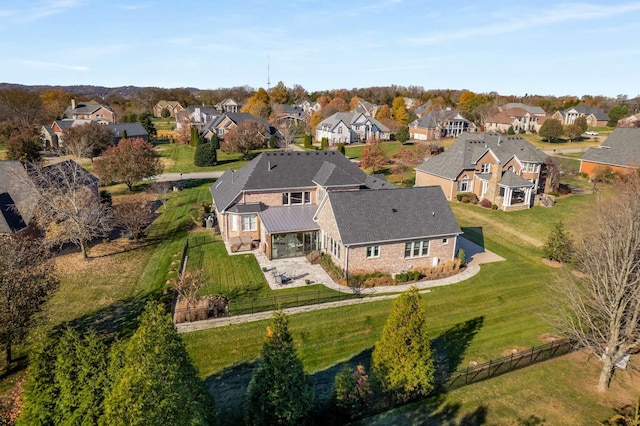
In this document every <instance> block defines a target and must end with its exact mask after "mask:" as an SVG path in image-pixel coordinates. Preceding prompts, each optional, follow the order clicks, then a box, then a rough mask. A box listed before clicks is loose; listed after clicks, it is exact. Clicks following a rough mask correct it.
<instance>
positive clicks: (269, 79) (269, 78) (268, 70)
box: [267, 56, 271, 93]
mask: <svg viewBox="0 0 640 426" xmlns="http://www.w3.org/2000/svg"><path fill="white" fill-rule="evenodd" d="M269 74H270V66H269V56H267V93H269V92H270V91H271V77H270V75H269Z"/></svg>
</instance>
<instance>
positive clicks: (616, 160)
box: [582, 127, 640, 167]
mask: <svg viewBox="0 0 640 426" xmlns="http://www.w3.org/2000/svg"><path fill="white" fill-rule="evenodd" d="M582 161H589V162H593V163H599V164H605V165H611V166H623V167H629V166H632V167H640V128H634V127H618V128H616V129H615V130H614V131H613V132H611V134H610V135H609V136H608V137H607V139H606V140H605V141H604V143H603V144H602V145H600V146H599V147H595V148H589V149H588V150H587V152H585V153H584V155H583V156H582Z"/></svg>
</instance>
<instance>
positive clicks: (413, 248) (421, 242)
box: [404, 240, 431, 259]
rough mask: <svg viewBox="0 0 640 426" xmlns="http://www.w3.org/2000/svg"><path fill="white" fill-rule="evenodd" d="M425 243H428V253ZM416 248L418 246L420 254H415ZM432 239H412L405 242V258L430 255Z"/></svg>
mask: <svg viewBox="0 0 640 426" xmlns="http://www.w3.org/2000/svg"><path fill="white" fill-rule="evenodd" d="M425 243H426V249H427V250H426V253H425V252H424V249H425ZM409 244H410V245H411V246H410V250H409V256H407V247H408V246H409ZM416 248H418V254H417V255H414V254H413V253H414V252H415V251H416ZM430 251H431V250H430V241H429V240H419V241H410V242H408V243H405V254H404V258H405V259H411V258H416V257H428V256H429V252H430Z"/></svg>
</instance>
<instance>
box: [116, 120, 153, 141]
mask: <svg viewBox="0 0 640 426" xmlns="http://www.w3.org/2000/svg"><path fill="white" fill-rule="evenodd" d="M108 126H109V129H110V130H111V133H113V136H114V137H116V138H120V137H122V132H123V131H126V132H127V137H128V138H147V137H149V134H148V133H147V131H146V130H145V129H144V127H142V124H140V123H138V122H135V123H117V124H108Z"/></svg>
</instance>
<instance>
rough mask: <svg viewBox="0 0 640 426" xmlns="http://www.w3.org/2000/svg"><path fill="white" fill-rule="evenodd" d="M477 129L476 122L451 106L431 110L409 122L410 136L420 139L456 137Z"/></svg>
mask: <svg viewBox="0 0 640 426" xmlns="http://www.w3.org/2000/svg"><path fill="white" fill-rule="evenodd" d="M475 131H476V126H475V124H473V123H472V122H471V121H469V120H467V119H466V118H464V117H463V116H462V115H460V113H458V112H457V111H455V110H453V109H451V108H447V109H443V110H433V111H429V112H427V113H425V114H424V115H422V116H421V117H420V118H418V119H417V120H414V121H412V122H411V123H409V137H410V138H411V139H415V140H420V141H428V140H437V139H440V138H455V137H458V136H460V135H461V134H462V133H464V132H475Z"/></svg>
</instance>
